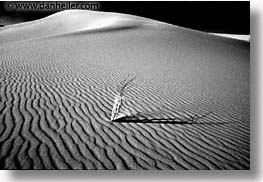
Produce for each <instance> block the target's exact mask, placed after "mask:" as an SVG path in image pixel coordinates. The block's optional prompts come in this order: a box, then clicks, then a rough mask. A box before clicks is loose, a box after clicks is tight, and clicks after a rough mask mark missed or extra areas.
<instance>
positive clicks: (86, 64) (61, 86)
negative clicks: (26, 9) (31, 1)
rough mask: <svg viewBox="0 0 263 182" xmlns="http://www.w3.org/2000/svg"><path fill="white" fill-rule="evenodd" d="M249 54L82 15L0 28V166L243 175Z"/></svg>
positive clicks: (244, 45)
mask: <svg viewBox="0 0 263 182" xmlns="http://www.w3.org/2000/svg"><path fill="white" fill-rule="evenodd" d="M109 19H110V20H109ZM249 47H250V45H249V42H246V41H240V40H234V39H228V38H223V37H218V36H215V35H210V34H206V33H202V32H198V31H194V30H190V29H185V28H181V27H177V26H172V25H169V24H165V23H161V22H157V21H153V20H150V19H144V18H140V17H135V16H129V15H120V14H110V13H95V12H90V11H84V10H83V11H77V10H76V11H73V10H72V11H65V12H62V13H58V14H55V15H52V16H50V17H47V18H44V19H42V20H37V21H33V22H30V23H22V24H17V25H11V26H7V27H3V28H0V168H1V169H249V168H250V113H249V112H250V105H249V102H250V98H249V79H250V77H249V66H250V61H249V49H250V48H249ZM127 75H133V76H136V80H135V81H134V87H132V89H130V90H129V92H127V93H126V95H125V102H124V105H123V108H122V109H123V112H124V113H129V117H126V118H125V117H124V118H122V119H119V120H116V121H114V122H112V121H110V120H109V118H110V116H111V109H112V104H113V101H114V96H115V94H116V87H117V85H118V84H119V83H120V82H121V81H122V80H123V79H125V78H126V77H127Z"/></svg>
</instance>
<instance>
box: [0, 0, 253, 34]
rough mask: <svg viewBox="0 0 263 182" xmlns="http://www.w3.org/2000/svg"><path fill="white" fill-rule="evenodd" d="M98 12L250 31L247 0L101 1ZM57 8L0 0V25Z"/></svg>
mask: <svg viewBox="0 0 263 182" xmlns="http://www.w3.org/2000/svg"><path fill="white" fill-rule="evenodd" d="M98 3H99V5H100V8H99V11H107V12H119V13H126V14H132V15H138V16H143V17H147V18H151V19H155V20H159V21H163V22H167V23H171V24H174V25H178V26H183V27H187V28H191V29H196V30H201V31H207V32H215V33H233V34H250V2H249V1H245V2H244V1H242V2H241V1H240V2H238V1H232V2H231V1H230V2H219V1H217V2H212V1H211V2H202V1H200V2H196V1H195V2H193V1H192V2H191V1H190V2H187V1H180V2H176V1H162V2H160V1H153V2H149V1H128V2H121V1H119V2H118V1H113V2H111V1H104V2H98ZM56 12H58V11H57V10H52V11H47V10H38V11H32V10H31V11H26V10H24V11H21V10H12V11H10V10H6V8H5V2H0V25H8V24H13V23H19V22H24V21H31V20H36V19H40V18H43V17H46V16H48V15H51V14H53V13H56Z"/></svg>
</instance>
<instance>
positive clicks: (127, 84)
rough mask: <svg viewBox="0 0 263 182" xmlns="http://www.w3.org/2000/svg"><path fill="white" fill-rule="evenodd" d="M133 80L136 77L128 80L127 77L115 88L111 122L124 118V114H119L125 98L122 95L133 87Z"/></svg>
mask: <svg viewBox="0 0 263 182" xmlns="http://www.w3.org/2000/svg"><path fill="white" fill-rule="evenodd" d="M135 78H136V77H132V78H129V76H128V77H127V78H126V79H124V80H123V81H121V83H120V84H119V85H118V86H117V94H116V95H115V98H114V103H113V107H112V110H111V118H110V120H111V121H114V120H116V119H119V118H121V117H123V116H125V115H124V114H121V113H120V109H121V107H122V106H123V100H124V97H125V95H124V94H125V93H127V91H128V90H129V89H130V88H132V87H133V86H134V82H133V81H134V80H135Z"/></svg>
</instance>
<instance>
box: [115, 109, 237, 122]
mask: <svg viewBox="0 0 263 182" xmlns="http://www.w3.org/2000/svg"><path fill="white" fill-rule="evenodd" d="M212 113H213V112H208V113H205V114H203V115H201V116H198V115H194V116H189V118H188V117H183V119H182V118H179V117H174V118H151V119H150V118H147V117H146V116H143V113H138V114H135V115H131V116H125V117H122V118H119V119H116V120H113V122H115V123H151V124H178V125H193V124H198V125H199V124H203V125H222V124H230V123H233V122H209V123H208V122H198V120H200V119H202V118H205V117H207V116H208V115H210V114H212Z"/></svg>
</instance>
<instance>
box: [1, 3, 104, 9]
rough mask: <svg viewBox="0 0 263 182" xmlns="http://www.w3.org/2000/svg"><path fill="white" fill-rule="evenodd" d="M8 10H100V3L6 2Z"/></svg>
mask: <svg viewBox="0 0 263 182" xmlns="http://www.w3.org/2000/svg"><path fill="white" fill-rule="evenodd" d="M5 7H6V8H7V9H8V10H66V9H90V10H99V3H94V2H70V1H67V2H63V1H56V2H51V1H50V2H49V1H43V2H18V1H15V2H6V3H5Z"/></svg>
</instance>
